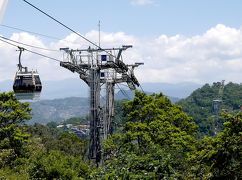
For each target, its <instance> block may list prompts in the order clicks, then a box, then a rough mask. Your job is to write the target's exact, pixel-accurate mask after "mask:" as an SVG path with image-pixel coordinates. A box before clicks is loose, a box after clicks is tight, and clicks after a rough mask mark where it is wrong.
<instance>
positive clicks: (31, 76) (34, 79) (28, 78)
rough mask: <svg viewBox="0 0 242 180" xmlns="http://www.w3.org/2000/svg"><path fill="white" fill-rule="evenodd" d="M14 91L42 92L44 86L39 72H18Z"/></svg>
mask: <svg viewBox="0 0 242 180" xmlns="http://www.w3.org/2000/svg"><path fill="white" fill-rule="evenodd" d="M13 90H14V92H15V93H34V92H41V90H42V84H41V81H40V77H39V74H38V72H37V71H18V72H17V73H16V76H15V79H14V83H13Z"/></svg>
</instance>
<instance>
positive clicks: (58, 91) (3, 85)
mask: <svg viewBox="0 0 242 180" xmlns="http://www.w3.org/2000/svg"><path fill="white" fill-rule="evenodd" d="M12 84H13V82H12V81H11V80H8V81H1V82H0V92H3V91H12ZM42 84H43V89H42V92H41V100H44V99H57V98H66V97H88V96H89V94H88V92H89V89H88V86H87V85H86V84H85V83H84V82H83V81H81V80H80V79H79V78H71V79H66V80H60V81H42ZM141 85H142V88H143V89H144V91H145V92H154V93H160V92H162V93H163V94H164V95H166V96H170V97H177V98H186V97H187V96H189V95H190V94H191V93H192V92H193V91H194V90H195V89H197V88H199V87H201V86H202V85H201V84H196V83H190V82H184V83H177V84H172V83H142V84H141Z"/></svg>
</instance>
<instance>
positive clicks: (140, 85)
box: [139, 84, 145, 93]
mask: <svg viewBox="0 0 242 180" xmlns="http://www.w3.org/2000/svg"><path fill="white" fill-rule="evenodd" d="M139 87H140V89H141V90H142V92H143V93H145V91H144V89H143V88H142V86H141V84H140V85H139Z"/></svg>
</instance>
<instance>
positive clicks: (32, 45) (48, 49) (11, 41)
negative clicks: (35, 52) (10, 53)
mask: <svg viewBox="0 0 242 180" xmlns="http://www.w3.org/2000/svg"><path fill="white" fill-rule="evenodd" d="M0 38H2V39H5V40H8V41H11V42H14V43H18V44H21V45H24V46H29V47H32V48H36V49H41V50H45V51H55V52H59V50H54V49H47V48H42V47H38V46H33V45H29V44H25V43H22V42H19V41H14V40H12V39H9V38H6V37H3V36H0Z"/></svg>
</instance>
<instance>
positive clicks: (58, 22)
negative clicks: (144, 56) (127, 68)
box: [23, 0, 116, 58]
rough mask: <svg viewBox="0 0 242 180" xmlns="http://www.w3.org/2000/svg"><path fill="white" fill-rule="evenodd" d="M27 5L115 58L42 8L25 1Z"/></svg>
mask: <svg viewBox="0 0 242 180" xmlns="http://www.w3.org/2000/svg"><path fill="white" fill-rule="evenodd" d="M23 1H24V2H25V3H27V4H28V5H30V6H31V7H33V8H34V9H36V10H38V11H39V12H41V13H42V14H44V15H46V16H47V17H49V18H50V19H52V20H53V21H55V22H57V23H58V24H60V25H62V26H63V27H65V28H66V29H68V30H70V31H71V32H73V33H75V34H76V35H78V36H80V37H81V38H83V39H84V40H86V41H87V42H89V43H90V44H92V45H94V46H95V47H97V48H98V49H100V50H102V51H104V52H106V53H107V54H109V55H111V56H113V57H115V56H114V55H112V54H111V53H110V52H108V51H106V50H104V49H102V48H101V47H100V46H98V45H97V44H95V43H94V42H92V41H91V40H89V39H87V38H86V37H85V36H83V35H81V34H80V33H78V32H77V31H75V30H73V29H72V28H70V27H68V26H67V25H65V24H63V23H62V22H60V21H59V20H57V19H55V18H54V17H52V16H51V15H49V14H47V13H46V12H44V11H42V10H41V9H40V8H38V7H36V6H35V5H33V4H31V3H30V2H28V1H26V0H23ZM115 58H116V57H115Z"/></svg>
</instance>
